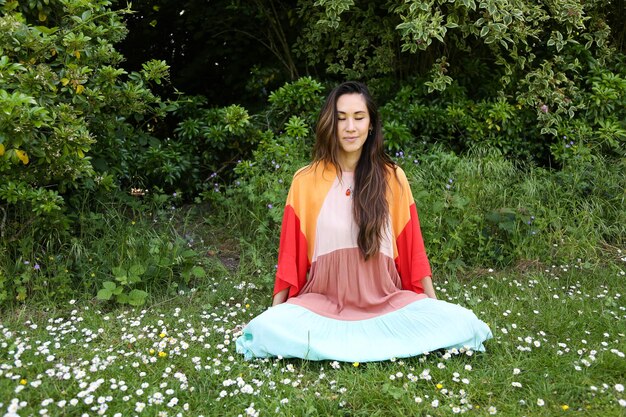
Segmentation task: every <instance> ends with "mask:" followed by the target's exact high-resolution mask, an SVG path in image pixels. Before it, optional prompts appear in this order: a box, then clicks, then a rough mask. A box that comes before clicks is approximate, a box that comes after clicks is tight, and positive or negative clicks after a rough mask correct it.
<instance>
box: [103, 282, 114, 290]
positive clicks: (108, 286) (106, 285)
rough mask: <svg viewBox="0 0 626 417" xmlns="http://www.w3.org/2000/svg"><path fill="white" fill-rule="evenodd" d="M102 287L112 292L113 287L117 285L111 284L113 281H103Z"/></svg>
mask: <svg viewBox="0 0 626 417" xmlns="http://www.w3.org/2000/svg"><path fill="white" fill-rule="evenodd" d="M102 286H103V287H104V288H105V289H107V290H110V291H113V290H114V289H115V287H117V285H116V284H115V283H114V282H113V281H104V282H103V283H102Z"/></svg>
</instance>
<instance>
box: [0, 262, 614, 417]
mask: <svg viewBox="0 0 626 417" xmlns="http://www.w3.org/2000/svg"><path fill="white" fill-rule="evenodd" d="M625 271H626V257H624V254H623V253H619V255H618V256H616V257H615V258H614V259H613V260H611V261H607V263H606V264H604V265H602V266H592V265H586V264H585V263H584V262H581V261H576V262H572V263H570V264H567V265H564V264H563V265H561V264H559V265H543V266H536V267H533V268H532V269H527V270H525V271H520V270H517V271H492V270H484V271H473V272H472V273H471V274H468V275H461V274H459V275H457V276H447V277H439V278H438V279H436V286H437V287H438V294H439V297H440V298H441V299H444V300H449V301H452V302H454V303H458V304H461V305H463V306H466V307H468V308H471V309H472V310H474V312H475V313H476V314H477V315H478V316H479V317H480V318H481V319H483V320H484V321H485V322H487V323H488V324H489V326H490V327H491V329H492V331H493V333H494V338H493V339H491V340H489V341H488V342H487V343H486V347H487V352H486V353H478V352H471V351H469V352H433V353H427V354H425V355H423V356H420V357H413V358H405V359H397V360H394V361H387V362H382V363H361V364H358V363H354V364H353V363H338V362H307V361H301V360H293V359H272V360H256V361H251V362H246V361H244V360H243V359H242V357H241V356H240V355H238V354H237V353H236V352H235V348H234V346H235V344H234V340H235V338H236V337H237V335H238V331H239V329H240V326H241V325H243V324H244V323H246V322H247V321H248V320H250V318H251V317H253V316H255V315H257V314H259V313H260V312H261V311H263V310H264V309H265V308H266V307H267V305H268V303H269V300H270V295H269V294H268V293H267V291H266V290H261V289H259V288H258V287H257V286H256V285H253V284H250V283H249V281H250V280H251V278H249V277H247V278H243V277H242V276H241V275H237V274H231V273H229V272H228V271H226V270H224V273H223V274H215V276H214V277H212V278H211V279H208V280H207V283H206V285H204V286H203V287H201V288H198V289H197V290H195V291H193V290H192V291H187V292H186V293H180V294H179V295H178V296H176V297H174V298H171V299H167V300H162V301H160V302H155V303H153V304H151V305H148V306H144V307H143V308H139V309H132V308H129V307H124V308H122V307H111V306H112V304H107V303H102V302H97V301H84V302H83V301H80V302H76V303H72V302H71V303H69V304H66V305H62V306H52V305H48V306H45V305H44V306H41V305H25V306H23V307H22V308H14V309H11V310H8V311H4V312H3V313H2V315H3V318H2V324H1V325H0V414H2V415H6V416H17V415H19V416H28V415H33V416H46V415H49V416H81V415H89V416H96V415H106V416H121V415H123V416H134V415H138V416H144V415H145V416H177V415H184V416H199V415H203V416H230V415H233V416H237V415H243V416H247V415H249V416H256V415H260V416H263V415H285V416H292V415H293V416H308V415H319V416H326V415H341V416H426V415H431V416H441V415H454V414H463V413H464V414H469V415H477V416H482V415H491V414H495V415H502V416H554V415H557V416H560V415H563V416H566V415H572V414H573V415H585V416H586V415H592V416H619V415H626V393H624V385H625V384H626V358H625V357H624V355H625V352H626V336H625V335H626V300H625V298H626V295H625V294H624V293H625V292H626V276H625ZM244 279H245V280H246V281H248V283H246V282H243V281H244ZM242 282H243V283H242Z"/></svg>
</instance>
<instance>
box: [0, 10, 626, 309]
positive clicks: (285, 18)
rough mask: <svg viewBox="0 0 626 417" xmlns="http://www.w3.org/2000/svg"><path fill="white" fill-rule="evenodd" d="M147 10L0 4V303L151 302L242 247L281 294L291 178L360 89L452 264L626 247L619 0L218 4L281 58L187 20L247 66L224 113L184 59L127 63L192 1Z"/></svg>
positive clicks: (543, 259)
mask: <svg viewBox="0 0 626 417" xmlns="http://www.w3.org/2000/svg"><path fill="white" fill-rule="evenodd" d="M195 6H197V5H196V3H194V2H191V3H190V4H188V5H187V6H186V7H188V8H190V9H192V8H193V7H195ZM275 6H279V7H275ZM136 7H137V10H139V11H140V13H133V12H134V11H133V10H131V8H130V6H126V5H123V6H122V5H121V4H118V3H116V2H113V3H112V2H110V1H104V0H101V1H95V2H86V1H82V0H59V1H53V0H50V1H48V0H29V1H24V2H18V1H15V0H11V1H7V0H0V9H1V14H0V110H1V111H0V176H1V181H0V303H2V305H13V304H15V303H20V302H24V301H26V300H38V299H39V300H60V299H67V298H70V297H88V298H89V297H97V298H99V299H100V300H102V301H107V300H110V301H114V302H118V303H128V304H131V305H140V304H143V303H145V302H146V300H147V299H148V298H149V297H150V295H151V294H155V295H156V294H168V293H172V292H175V291H177V290H178V289H181V288H187V287H192V286H196V285H202V282H203V279H204V278H205V277H206V276H207V274H210V273H211V271H213V270H214V268H222V267H223V266H222V263H223V261H224V257H223V254H224V253H230V251H235V252H238V253H239V256H241V259H242V262H241V263H240V264H239V265H240V266H239V267H240V268H250V272H251V273H252V274H260V275H261V276H262V277H261V279H260V281H261V282H263V283H265V284H264V285H267V286H270V285H271V282H272V279H273V266H274V262H275V254H276V247H277V240H278V234H279V232H278V231H279V226H280V220H281V217H282V207H283V204H284V199H285V197H286V193H287V190H288V186H289V183H290V181H291V176H292V175H293V173H294V172H295V171H296V170H297V169H298V168H299V167H301V166H303V165H305V164H306V163H307V161H308V160H309V158H310V151H311V147H312V144H313V140H314V138H313V132H314V126H315V120H316V117H317V111H318V110H319V108H320V106H321V103H322V100H323V98H324V96H325V94H326V93H327V91H328V90H329V88H330V87H332V85H334V84H335V83H336V82H338V81H339V80H343V79H348V78H349V79H358V80H363V81H366V82H367V83H368V85H369V86H370V88H371V90H372V92H373V94H374V95H375V96H376V98H377V101H378V102H379V104H380V106H381V114H382V116H383V120H384V131H385V136H386V141H387V142H386V143H387V150H388V152H389V153H390V154H391V155H392V156H393V157H394V158H395V160H396V161H397V162H398V164H399V165H401V166H402V167H403V168H404V169H405V171H406V172H407V175H408V177H409V179H410V181H411V184H412V186H413V192H414V195H415V198H416V201H417V205H418V210H419V213H420V219H421V223H422V228H423V232H424V237H425V240H426V243H427V248H428V252H429V256H430V259H431V261H432V263H433V266H434V267H435V270H441V271H443V270H445V271H451V272H459V271H467V270H468V269H471V268H482V267H494V266H498V267H507V266H516V265H518V266H519V265H528V264H531V265H532V264H541V263H550V262H552V261H554V260H555V259H576V258H581V259H582V260H584V262H588V263H591V264H594V263H601V262H603V259H605V258H606V257H607V256H613V255H615V253H617V252H616V251H617V250H618V249H619V248H622V247H623V245H624V227H625V226H624V225H625V224H626V219H625V212H626V210H625V207H624V198H625V190H626V180H625V174H624V173H625V172H626V170H625V166H624V165H625V163H624V156H625V155H624V149H625V142H626V59H625V55H624V51H625V47H624V36H625V35H624V34H625V32H626V31H625V30H624V28H623V19H622V20H620V16H622V17H623V15H624V12H623V10H620V9H619V2H617V3H611V2H608V1H591V2H585V3H584V4H583V3H580V2H576V1H573V0H572V1H565V2H559V3H558V4H557V3H554V4H552V3H550V4H536V3H532V2H527V1H514V0H502V1H484V2H480V3H476V2H475V1H473V0H462V1H445V2H444V1H439V0H436V1H435V0H434V1H430V2H404V1H391V0H389V1H386V2H377V1H361V2H354V1H350V0H324V1H315V2H314V1H312V0H311V1H304V0H300V1H294V2H286V1H285V2H279V1H276V2H272V1H255V2H227V1H218V2H216V4H215V7H214V8H212V9H211V11H206V13H207V15H209V14H214V15H215V14H216V15H220V14H221V15H223V16H224V19H225V20H224V21H225V22H226V21H228V22H232V21H238V20H237V19H244V18H245V19H248V20H249V25H250V27H249V28H248V29H247V30H248V32H247V35H246V36H248V38H250V37H251V38H253V39H255V40H256V41H259V43H260V44H262V45H265V47H266V50H265V52H264V53H265V54H268V53H271V54H270V55H272V56H273V57H274V58H275V59H273V60H270V61H268V60H264V59H262V58H261V57H260V56H257V55H255V54H252V56H253V57H257V58H258V62H256V63H254V64H251V63H247V62H248V61H246V59H250V57H247V56H245V54H244V53H241V52H238V49H237V45H238V44H237V42H239V41H240V40H241V39H240V38H238V36H240V35H241V34H240V33H231V32H228V33H226V32H225V34H224V35H223V36H225V37H226V38H223V37H222V38H221V37H219V36H218V35H215V36H213V35H211V36H208V32H207V30H209V29H203V28H201V27H200V23H198V21H196V20H193V19H194V18H197V16H195V17H193V18H192V17H189V16H190V15H191V13H185V14H181V13H174V15H175V16H179V17H176V18H172V19H171V20H172V22H177V21H178V20H180V19H190V20H185V23H186V24H187V30H188V31H191V32H193V33H197V34H198V35H200V34H204V35H207V39H208V40H206V43H205V47H210V48H209V49H210V50H211V51H215V52H214V54H217V55H219V54H222V55H220V56H229V57H231V58H230V59H231V60H232V62H233V68H237V69H238V70H237V71H236V72H235V74H234V75H233V76H235V75H237V76H239V77H240V78H239V79H238V81H237V85H233V86H230V85H227V86H226V87H225V88H224V90H228V89H232V90H233V94H235V93H237V92H238V91H247V93H246V94H242V95H241V101H240V102H237V101H232V100H231V101H230V102H228V103H222V102H220V101H219V100H217V99H215V96H216V95H219V94H218V93H217V92H216V93H214V94H209V93H207V92H206V91H204V94H202V93H203V91H193V90H191V91H185V92H182V91H179V90H178V89H177V85H176V84H175V83H174V82H172V75H171V68H170V65H173V64H174V63H175V65H176V73H175V77H174V78H176V79H177V80H181V79H182V78H181V77H182V76H181V73H182V72H181V71H182V70H181V69H180V65H181V64H180V62H179V60H174V63H172V62H169V61H167V60H166V59H164V58H163V57H162V56H159V54H158V53H157V52H156V51H155V50H148V51H146V50H144V49H141V48H139V47H138V46H137V45H136V44H134V45H135V47H136V48H137V51H140V52H145V53H131V52H132V51H131V52H128V51H126V54H123V53H122V52H120V45H121V46H123V48H130V47H132V46H133V42H131V41H129V40H128V39H129V38H132V34H133V32H131V33H130V35H131V36H129V32H128V26H130V27H132V28H134V29H135V30H137V32H135V33H141V32H140V30H139V28H140V27H141V25H142V24H143V25H144V27H145V25H148V26H149V27H153V28H154V27H157V28H158V25H159V24H163V25H165V24H167V23H166V19H164V18H163V15H161V14H159V13H160V12H159V10H161V9H160V8H161V7H162V8H163V10H167V13H170V14H171V10H172V8H175V7H183V6H181V5H174V3H173V2H168V1H160V2H154V4H151V5H147V4H145V5H139V6H136ZM137 10H135V12H136V11H137ZM294 10H295V12H294ZM163 13H165V12H163ZM151 14H154V16H151ZM185 15H186V16H185ZM138 16H143V19H139V18H138ZM181 16H185V17H181ZM151 17H154V18H153V19H151ZM160 22H161V23H160ZM217 26H219V25H217ZM194 30H195V31H196V32H194ZM211 30H212V29H211ZM158 32H166V33H167V31H162V30H159V31H158ZM146 36H147V39H150V36H153V37H155V36H157V31H153V32H150V33H149V34H148V35H146ZM171 36H178V35H175V34H174V33H172V34H171ZM200 37H201V36H200ZM125 39H126V40H125ZM176 39H177V38H176ZM225 39H226V40H227V41H228V45H231V46H230V48H231V49H230V50H228V47H224V45H226V44H227V42H226V41H225ZM131 40H132V39H131ZM123 42H125V43H123ZM134 42H136V40H135V41H134ZM142 42H143V43H144V44H150V42H145V40H144V41H142ZM242 42H243V41H242ZM190 44H191V41H190ZM221 44H223V45H222V46H219V45H221ZM171 48H173V47H172V46H167V45H166V46H163V48H162V49H163V50H165V51H169V52H170V53H172V54H173V53H174V52H173V51H172V49H171ZM224 48H226V49H227V50H226V52H224ZM149 53H154V54H153V55H150V54H149ZM207 54H208V53H207ZM224 54H226V55H224ZM229 54H230V55H229ZM209 55H210V54H209ZM217 55H216V56H217ZM172 56H173V55H172ZM126 59H130V61H131V62H129V63H128V65H126V64H125V60H126ZM138 59H141V62H138V61H137V60H138ZM193 59H195V58H193ZM193 59H192V58H189V60H193ZM215 59H216V58H215ZM207 60H208V58H207ZM272 62H273V63H272ZM235 64H236V65H235ZM133 65H134V66H135V67H136V68H131V67H132V66H133ZM246 65H247V66H246ZM200 67H201V68H202V66H200ZM190 68H191V69H189V71H192V69H193V68H197V67H193V68H192V66H191V64H190ZM204 70H205V71H207V73H208V71H209V70H208V69H207V68H205V69H204ZM305 74H313V75H305ZM183 78H184V77H183ZM218 81H219V80H218ZM229 97H230V96H229ZM225 242H226V243H225ZM244 260H245V262H243V261H244Z"/></svg>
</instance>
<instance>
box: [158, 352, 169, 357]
mask: <svg viewBox="0 0 626 417" xmlns="http://www.w3.org/2000/svg"><path fill="white" fill-rule="evenodd" d="M166 356H167V353H165V352H159V358H164V357H166Z"/></svg>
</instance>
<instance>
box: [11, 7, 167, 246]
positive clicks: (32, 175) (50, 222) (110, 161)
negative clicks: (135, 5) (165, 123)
mask: <svg viewBox="0 0 626 417" xmlns="http://www.w3.org/2000/svg"><path fill="white" fill-rule="evenodd" d="M0 9H1V10H2V13H1V14H0V98H1V99H0V103H1V104H0V106H1V108H2V111H0V175H1V176H2V178H3V181H2V184H0V207H2V211H3V214H4V215H6V221H3V222H2V224H1V225H0V226H1V228H2V235H3V236H4V237H5V238H8V244H14V243H15V242H16V241H18V240H19V239H22V238H23V237H24V234H25V231H26V230H28V231H31V232H32V231H33V230H34V231H35V233H31V237H32V239H33V240H32V243H33V244H39V243H40V242H44V241H46V240H49V239H51V238H54V237H55V236H58V234H59V233H63V232H64V231H65V230H67V226H68V225H69V221H68V218H67V217H66V214H67V213H66V212H65V208H66V198H67V196H69V195H71V194H72V193H76V192H83V191H85V190H93V189H96V188H102V189H108V190H111V189H113V188H114V187H115V185H116V181H115V175H116V174H117V177H118V179H119V177H122V178H123V176H124V175H126V173H127V172H128V171H129V170H128V165H129V161H130V160H132V158H133V156H134V155H136V154H137V153H136V152H134V151H136V147H135V146H134V142H133V141H130V140H128V138H129V137H133V136H134V135H135V134H136V133H137V132H141V129H138V128H136V127H135V124H136V123H137V122H143V121H145V118H148V117H153V116H154V115H155V114H158V113H163V112H164V111H165V107H166V105H165V104H164V103H162V102H161V101H160V100H159V98H158V97H156V96H155V95H154V94H153V93H152V92H151V91H150V89H149V88H148V87H149V84H150V83H151V82H155V83H159V82H160V81H161V79H163V78H166V77H167V69H168V67H167V65H166V64H165V63H164V62H160V61H152V62H149V63H147V64H146V65H145V66H144V69H143V70H142V71H141V72H139V73H131V74H128V73H126V71H124V70H123V69H120V68H118V65H119V63H120V62H121V61H122V60H123V57H122V56H121V55H120V54H119V53H118V52H117V51H116V50H115V49H114V44H115V43H117V42H119V41H120V40H121V39H123V38H124V36H126V29H125V26H124V24H123V22H122V16H123V15H124V14H125V13H127V12H129V10H120V11H113V10H111V9H110V2H108V1H105V0H101V1H95V2H84V1H78V0H68V1H63V2H20V3H18V2H15V1H10V2H8V1H7V2H4V1H3V2H1V4H0Z"/></svg>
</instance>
